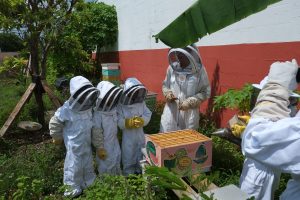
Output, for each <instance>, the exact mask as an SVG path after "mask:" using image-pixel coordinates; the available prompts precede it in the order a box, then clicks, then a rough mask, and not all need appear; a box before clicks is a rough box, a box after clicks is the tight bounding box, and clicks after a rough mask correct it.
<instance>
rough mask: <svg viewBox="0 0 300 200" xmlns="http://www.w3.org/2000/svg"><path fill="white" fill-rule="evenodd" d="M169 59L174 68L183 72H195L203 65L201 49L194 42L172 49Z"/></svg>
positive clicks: (178, 71)
mask: <svg viewBox="0 0 300 200" xmlns="http://www.w3.org/2000/svg"><path fill="white" fill-rule="evenodd" d="M168 59H169V64H170V65H171V67H172V68H173V70H174V71H175V72H177V73H181V74H194V73H196V72H197V71H199V70H200V69H201V67H202V61H201V57H200V54H199V51H198V49H197V47H196V46H195V45H194V44H192V45H189V46H187V47H185V48H174V49H170V51H169V54H168Z"/></svg>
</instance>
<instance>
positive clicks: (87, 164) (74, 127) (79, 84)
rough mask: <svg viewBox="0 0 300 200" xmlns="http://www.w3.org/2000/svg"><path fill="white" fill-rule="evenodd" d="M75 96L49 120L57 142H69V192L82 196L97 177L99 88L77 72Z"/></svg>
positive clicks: (73, 81)
mask: <svg viewBox="0 0 300 200" xmlns="http://www.w3.org/2000/svg"><path fill="white" fill-rule="evenodd" d="M70 93H71V96H70V98H69V100H67V101H66V102H65V103H64V105H63V106H62V107H60V108H58V110H57V111H56V112H55V114H54V116H53V117H52V118H51V120H50V122H49V129H50V135H51V137H52V138H53V142H54V143H55V144H60V143H63V142H64V144H65V146H66V151H67V153H66V158H65V163H64V184H65V185H67V186H69V187H68V188H67V189H66V191H65V193H64V194H65V196H72V197H75V196H78V195H79V194H81V193H82V190H83V189H85V188H86V187H87V186H89V185H91V184H92V183H93V181H94V179H95V177H96V175H95V172H94V167H93V155H92V148H91V130H92V125H93V124H92V108H93V106H94V103H95V102H96V99H97V96H98V95H99V90H97V89H96V88H95V87H94V86H93V85H92V84H91V83H90V81H89V80H87V79H86V78H84V77H82V76H76V77H74V78H72V79H71V80H70Z"/></svg>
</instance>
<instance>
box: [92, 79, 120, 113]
mask: <svg viewBox="0 0 300 200" xmlns="http://www.w3.org/2000/svg"><path fill="white" fill-rule="evenodd" d="M97 89H98V90H99V91H101V93H100V95H99V97H98V99H97V102H96V110H98V111H110V110H112V109H113V108H114V107H115V106H116V105H117V104H118V102H119V99H120V97H121V96H122V92H123V90H122V89H121V88H120V87H117V86H115V85H114V84H112V83H111V82H108V81H101V82H100V83H98V85H97Z"/></svg>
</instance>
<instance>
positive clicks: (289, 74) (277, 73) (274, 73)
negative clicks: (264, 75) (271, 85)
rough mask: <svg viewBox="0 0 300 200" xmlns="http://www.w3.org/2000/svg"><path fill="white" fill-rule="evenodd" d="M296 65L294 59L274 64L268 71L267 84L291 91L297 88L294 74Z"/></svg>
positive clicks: (296, 68)
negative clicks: (276, 84)
mask: <svg viewBox="0 0 300 200" xmlns="http://www.w3.org/2000/svg"><path fill="white" fill-rule="evenodd" d="M297 71H298V64H297V61H296V60H295V59H293V60H292V62H290V61H286V62H275V63H273V64H272V65H271V67H270V70H269V75H268V77H269V80H268V82H275V83H278V84H280V85H282V86H283V87H285V88H287V89H289V90H290V91H293V90H295V89H296V88H297V82H296V74H297Z"/></svg>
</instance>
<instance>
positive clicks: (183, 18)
mask: <svg viewBox="0 0 300 200" xmlns="http://www.w3.org/2000/svg"><path fill="white" fill-rule="evenodd" d="M278 1H280V0H198V1H197V2H195V3H194V4H193V5H192V6H191V7H190V8H188V9H187V10H186V11H185V12H184V13H182V14H181V15H180V16H179V17H177V18H176V19H175V20H174V21H173V22H172V23H171V24H169V25H168V26H167V27H166V28H164V29H163V30H162V31H161V32H159V33H158V34H157V35H155V36H154V37H155V38H156V39H159V40H161V41H162V42H163V43H165V44H166V45H168V46H170V47H184V46H186V45H189V44H191V43H194V42H197V41H198V38H202V37H203V36H205V35H207V34H208V33H209V34H210V33H213V32H216V31H218V30H220V29H222V28H224V27H226V26H228V25H230V24H233V23H235V22H237V21H239V20H241V19H243V18H245V17H247V16H249V15H251V14H253V13H256V12H259V11H261V10H263V9H265V8H266V7H267V6H268V5H270V4H273V3H276V2H278Z"/></svg>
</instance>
